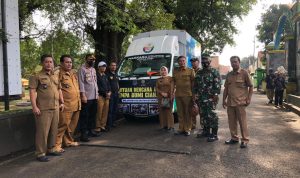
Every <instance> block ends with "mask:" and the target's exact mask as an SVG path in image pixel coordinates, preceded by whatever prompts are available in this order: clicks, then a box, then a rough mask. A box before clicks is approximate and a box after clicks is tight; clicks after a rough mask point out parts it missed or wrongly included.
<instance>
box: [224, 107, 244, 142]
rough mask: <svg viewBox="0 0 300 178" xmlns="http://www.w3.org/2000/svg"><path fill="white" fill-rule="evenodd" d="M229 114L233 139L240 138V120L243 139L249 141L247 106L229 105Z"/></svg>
mask: <svg viewBox="0 0 300 178" xmlns="http://www.w3.org/2000/svg"><path fill="white" fill-rule="evenodd" d="M227 114H228V124H229V129H230V133H231V138H232V139H233V140H239V136H238V131H237V123H238V122H239V125H240V129H241V135H242V139H241V140H242V141H243V142H246V143H248V142H249V133H248V126H247V116H246V106H228V107H227Z"/></svg>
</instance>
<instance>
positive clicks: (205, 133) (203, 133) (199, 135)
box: [197, 131, 209, 138]
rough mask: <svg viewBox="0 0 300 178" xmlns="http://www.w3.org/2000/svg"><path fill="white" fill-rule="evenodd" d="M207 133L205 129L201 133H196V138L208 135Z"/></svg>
mask: <svg viewBox="0 0 300 178" xmlns="http://www.w3.org/2000/svg"><path fill="white" fill-rule="evenodd" d="M208 136H209V133H208V132H206V131H202V132H201V133H198V134H197V138H201V137H208Z"/></svg>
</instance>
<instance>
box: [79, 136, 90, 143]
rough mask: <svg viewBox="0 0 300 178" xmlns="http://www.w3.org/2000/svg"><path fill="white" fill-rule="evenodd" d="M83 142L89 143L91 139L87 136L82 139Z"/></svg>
mask: <svg viewBox="0 0 300 178" xmlns="http://www.w3.org/2000/svg"><path fill="white" fill-rule="evenodd" d="M80 141H81V142H89V141H90V139H89V138H88V137H87V136H83V137H80Z"/></svg>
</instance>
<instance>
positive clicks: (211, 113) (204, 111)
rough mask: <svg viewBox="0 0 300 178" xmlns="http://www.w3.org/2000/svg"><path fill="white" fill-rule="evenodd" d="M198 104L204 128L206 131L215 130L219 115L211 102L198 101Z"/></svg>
mask: <svg viewBox="0 0 300 178" xmlns="http://www.w3.org/2000/svg"><path fill="white" fill-rule="evenodd" d="M199 106H200V117H201V118H202V122H203V127H204V129H205V130H208V131H209V129H212V130H213V132H217V130H218V122H219V117H218V115H217V113H216V112H215V109H214V107H213V103H199Z"/></svg>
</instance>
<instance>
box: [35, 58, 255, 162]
mask: <svg viewBox="0 0 300 178" xmlns="http://www.w3.org/2000/svg"><path fill="white" fill-rule="evenodd" d="M95 61H96V58H95V56H94V55H93V54H87V55H86V56H85V63H84V64H82V66H81V67H80V68H79V69H78V71H76V70H74V69H73V66H72V62H73V61H72V57H71V56H70V55H62V56H61V58H60V65H59V67H57V68H55V67H54V59H53V57H52V56H51V55H43V56H41V65H42V70H41V71H40V72H38V73H37V74H35V75H33V76H31V77H30V80H29V89H30V99H31V103H32V110H33V113H34V115H35V122H36V138H35V141H36V143H35V145H36V156H37V160H38V161H41V162H47V161H49V158H48V156H60V155H61V153H63V152H64V151H65V150H64V147H72V146H78V145H79V143H78V142H76V141H75V140H74V137H73V134H74V131H75V129H76V128H77V130H79V131H80V141H82V142H88V141H89V137H98V136H100V135H101V132H107V131H109V130H110V129H111V128H112V127H115V123H114V121H115V120H116V114H117V112H115V111H116V109H117V108H118V106H117V105H118V100H119V95H118V93H119V81H118V76H117V74H116V68H117V63H116V62H115V61H112V62H110V64H109V67H108V69H107V64H106V63H105V62H104V61H101V62H99V63H98V65H97V66H98V68H97V71H96V69H95V68H94V66H95ZM186 62H187V61H186V57H185V56H180V57H178V64H179V67H178V68H176V69H174V73H173V77H170V76H168V74H169V72H168V68H167V67H165V66H163V67H161V68H160V74H161V77H160V78H159V79H157V82H156V91H157V97H158V104H159V119H160V127H161V128H162V129H163V130H169V131H174V118H173V114H172V109H173V101H174V99H176V104H177V113H178V119H179V128H178V130H176V131H174V134H175V135H185V136H189V135H190V134H191V130H192V129H195V128H196V115H193V114H192V113H193V112H192V111H191V108H195V106H196V108H199V113H200V126H201V129H202V132H201V133H200V132H199V134H198V135H197V137H207V141H208V142H214V141H216V140H218V116H217V114H216V112H215V109H216V105H217V104H218V101H219V97H218V95H219V94H220V92H221V78H220V74H219V72H218V71H217V70H216V69H214V68H212V67H211V66H210V62H211V59H210V57H209V56H207V55H203V56H202V60H201V64H202V68H201V69H200V68H199V62H200V61H199V59H198V58H192V59H191V62H192V66H193V69H190V68H188V67H186ZM230 62H231V66H232V68H233V71H232V72H230V73H229V74H228V75H227V79H226V81H225V85H224V86H225V89H224V94H223V104H222V105H223V107H224V108H227V113H228V123H229V129H230V133H231V139H229V140H227V141H225V143H226V144H236V143H239V136H238V132H237V123H238V122H239V124H240V128H241V135H242V139H241V145H240V147H241V148H246V147H247V143H248V142H249V138H248V137H249V136H248V128H247V121H246V106H248V105H249V104H250V101H251V96H252V92H253V86H252V83H251V80H250V76H249V74H248V72H246V71H245V70H244V69H241V68H240V59H239V57H237V56H233V57H231V58H230Z"/></svg>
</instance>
